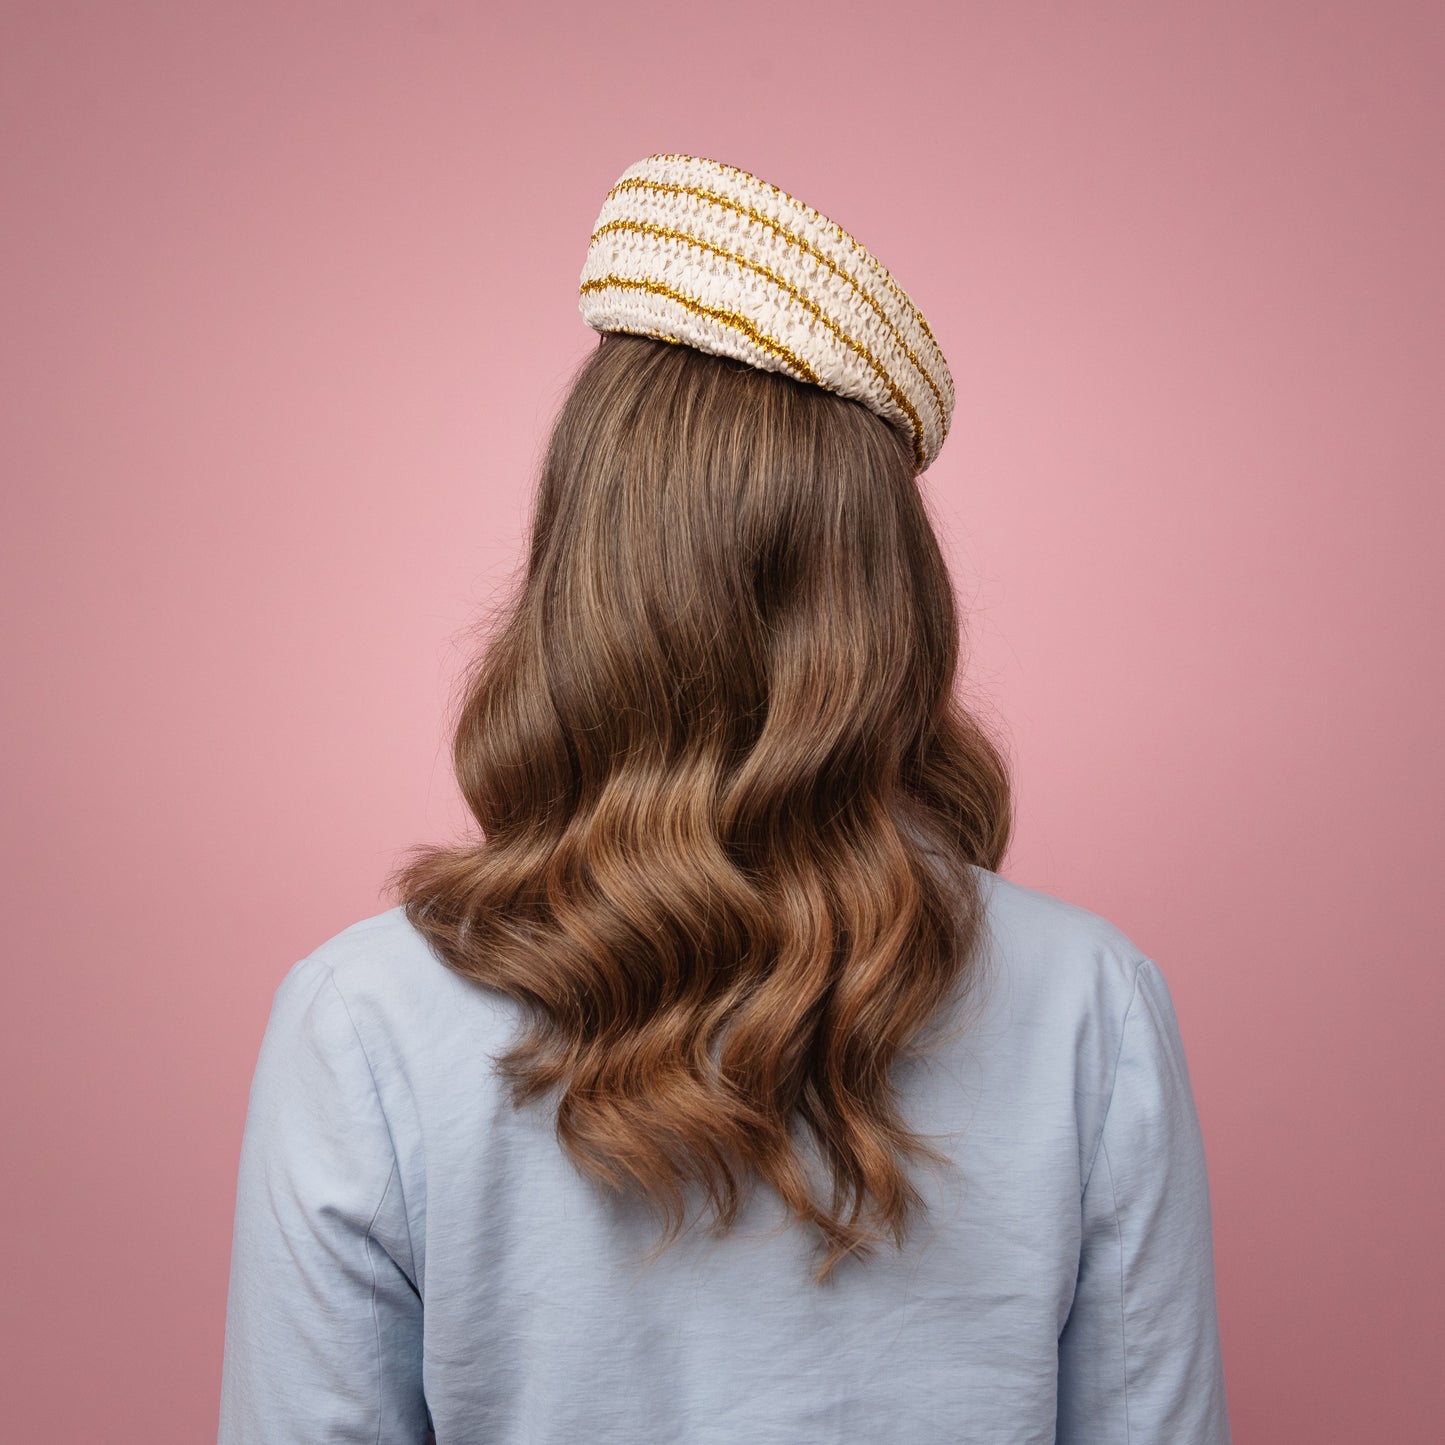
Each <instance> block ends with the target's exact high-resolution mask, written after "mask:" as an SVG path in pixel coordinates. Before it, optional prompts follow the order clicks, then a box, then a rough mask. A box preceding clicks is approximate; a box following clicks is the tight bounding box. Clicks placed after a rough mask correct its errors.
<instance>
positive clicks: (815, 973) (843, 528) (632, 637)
mask: <svg viewBox="0 0 1445 1445" xmlns="http://www.w3.org/2000/svg"><path fill="white" fill-rule="evenodd" d="M498 616H499V618H500V625H499V626H498V627H496V629H495V631H494V634H493V636H492V638H491V641H490V642H489V644H488V645H487V646H485V647H484V648H483V649H481V650H480V651H479V654H478V656H477V657H476V659H475V660H474V662H473V663H472V665H471V667H470V669H469V671H468V673H467V675H466V676H465V677H464V678H463V680H462V704H461V708H460V714H459V717H458V720H457V724H456V730H455V735H454V744H453V763H454V766H455V770H456V775H457V780H458V783H459V785H460V788H461V792H462V794H463V797H464V798H465V800H466V803H467V805H468V807H469V809H470V811H471V813H472V815H473V816H474V817H475V820H476V822H477V824H478V826H479V828H480V832H481V835H482V836H481V837H480V838H478V839H469V840H467V841H464V842H460V843H455V844H449V845H437V844H427V845H419V846H418V847H416V848H413V849H412V850H410V856H409V858H408V860H407V861H406V863H404V864H403V865H402V866H401V867H399V868H398V869H397V870H396V871H395V872H394V873H393V874H392V876H391V878H390V879H389V880H388V883H389V887H390V888H391V889H392V890H394V891H395V893H396V894H397V895H398V896H399V898H400V900H401V902H402V903H403V904H404V907H405V911H406V915H407V917H408V918H409V919H410V920H411V922H412V923H413V925H414V926H415V927H416V928H417V929H418V930H419V931H420V932H421V933H422V934H423V935H425V936H426V937H427V938H428V940H429V941H430V943H431V945H432V946H433V948H434V950H435V951H436V953H437V954H438V956H439V958H440V959H441V960H442V961H443V962H444V963H445V964H446V966H447V967H449V968H451V969H453V970H454V971H455V972H456V973H458V974H460V975H462V976H463V977H465V978H468V979H471V980H474V981H475V982H476V983H478V984H481V985H484V986H485V987H487V988H489V989H494V990H497V991H499V992H500V993H502V994H505V995H507V996H509V997H510V998H512V999H514V1000H516V1001H517V1002H518V1003H519V1004H521V1005H523V1016H524V1019H525V1027H524V1029H523V1030H522V1031H521V1032H520V1033H519V1035H518V1037H517V1038H516V1039H515V1040H514V1041H513V1042H512V1044H511V1047H510V1048H509V1049H508V1050H507V1051H506V1052H505V1053H504V1054H502V1055H500V1056H499V1057H498V1060H497V1065H498V1068H499V1071H500V1073H501V1074H502V1076H503V1077H504V1078H505V1079H506V1080H508V1081H509V1082H510V1085H511V1091H512V1097H513V1099H514V1102H515V1103H517V1104H519V1105H520V1104H522V1103H524V1102H525V1101H527V1100H530V1099H533V1098H535V1097H538V1096H541V1095H544V1094H548V1093H551V1092H552V1091H554V1090H555V1091H556V1131H557V1137H558V1139H559V1141H560V1143H561V1144H562V1146H563V1147H564V1148H565V1149H566V1150H567V1152H568V1153H569V1154H570V1156H571V1157H572V1159H573V1160H574V1161H575V1163H576V1164H577V1166H578V1167H579V1168H580V1169H582V1170H583V1171H584V1172H585V1173H586V1174H587V1175H589V1176H590V1177H591V1178H592V1179H594V1180H595V1181H597V1182H598V1183H600V1184H602V1185H604V1186H606V1187H608V1188H611V1189H615V1190H619V1191H626V1192H629V1193H632V1194H634V1195H637V1196H640V1197H641V1198H643V1199H645V1200H646V1201H647V1202H648V1203H649V1204H650V1205H651V1206H652V1207H653V1208H654V1210H655V1211H656V1212H657V1213H658V1214H659V1215H660V1217H661V1220H662V1223H663V1224H664V1226H665V1228H664V1231H663V1237H662V1240H661V1243H660V1245H659V1249H661V1248H665V1247H667V1245H669V1244H670V1243H671V1242H672V1241H674V1240H675V1239H676V1238H677V1237H678V1235H679V1234H680V1233H681V1231H682V1227H683V1223H684V1220H685V1218H686V1215H687V1202H688V1194H689V1192H690V1191H691V1190H692V1188H693V1187H694V1186H698V1187H700V1188H701V1190H702V1191H703V1199H704V1201H705V1203H706V1204H707V1206H709V1207H710V1209H711V1211H712V1214H713V1225H712V1229H713V1232H714V1233H726V1232H727V1231H728V1230H730V1229H731V1228H732V1226H733V1224H734V1222H735V1220H736V1217H737V1214H738V1210H739V1208H740V1205H741V1203H742V1201H743V1199H744V1198H745V1194H746V1191H747V1189H749V1188H751V1186H752V1184H753V1183H754V1182H755V1181H756V1180H757V1179H759V1178H761V1179H764V1180H766V1181H768V1183H770V1184H771V1185H772V1186H773V1187H774V1188H775V1189H776V1190H777V1192H778V1194H779V1195H780V1196H781V1198H782V1200H783V1201H784V1203H785V1205H786V1206H787V1209H788V1211H789V1213H790V1215H791V1216H794V1217H796V1218H797V1219H798V1220H801V1221H803V1222H805V1223H806V1224H808V1225H811V1226H813V1227H814V1228H815V1229H816V1230H817V1231H818V1233H819V1235H820V1236H821V1240H822V1243H823V1245H824V1246H825V1257H824V1259H823V1261H822V1263H821V1266H820V1267H819V1269H818V1271H817V1273H816V1275H815V1278H816V1279H817V1280H818V1281H819V1282H823V1281H825V1280H826V1279H827V1278H828V1277H829V1275H830V1274H831V1272H832V1270H833V1269H834V1267H835V1266H836V1265H837V1263H838V1262H839V1261H840V1260H841V1259H843V1258H844V1257H846V1256H848V1255H851V1254H859V1255H867V1254H869V1253H871V1251H872V1250H873V1248H874V1245H875V1242H876V1241H877V1240H878V1239H879V1238H881V1237H882V1236H884V1235H891V1236H892V1238H893V1240H894V1242H895V1243H896V1244H897V1245H898V1246H899V1247H901V1246H902V1244H903V1240H904V1237H905V1234H906V1232H907V1229H908V1226H909V1220H910V1215H911V1214H912V1213H913V1212H914V1211H915V1210H916V1209H917V1208H918V1207H919V1205H920V1203H921V1196H920V1195H919V1193H918V1191H917V1189H916V1187H915V1186H914V1184H913V1183H912V1182H911V1180H910V1179H909V1176H908V1170H907V1167H906V1166H907V1163H908V1161H909V1160H910V1159H913V1158H927V1159H931V1160H934V1161H944V1159H945V1156H943V1155H941V1154H939V1153H938V1152H937V1151H936V1150H934V1149H933V1148H932V1147H931V1146H930V1145H928V1144H927V1143H926V1141H925V1139H924V1138H923V1137H922V1136H920V1135H917V1134H915V1133H913V1132H911V1131H910V1130H909V1129H908V1128H907V1127H906V1123H905V1120H904V1119H903V1118H902V1116H901V1114H900V1112H899V1108H898V1102H897V1097H896V1091H895V1087H894V1085H893V1083H892V1082H891V1081H890V1072H891V1069H892V1066H893V1064H894V1062H895V1060H897V1059H898V1058H899V1056H900V1055H904V1054H910V1053H912V1052H913V1051H914V1050H915V1049H916V1048H918V1046H919V1040H920V1039H921V1037H922V1030H923V1027H924V1025H925V1024H926V1023H928V1022H929V1021H930V1020H931V1019H933V1018H935V1017H938V1016H941V1015H942V1014H943V1013H946V1012H947V1010H946V1008H945V1004H946V1003H947V1001H948V1000H950V999H952V1000H955V1001H957V1000H959V999H960V998H962V997H963V995H964V994H965V992H966V991H967V990H968V986H969V985H970V984H971V983H972V982H973V974H974V972H975V965H976V963H977V960H978V957H979V952H980V935H981V932H982V911H981V903H980V891H979V884H980V879H979V877H978V875H977V874H976V872H975V871H974V870H975V869H986V870H996V869H997V867H998V865H999V863H1000V861H1001V859H1002V857H1003V855H1004V853H1005V851H1006V849H1007V846H1008V841H1009V835H1010V831H1011V823H1012V799H1011V783H1010V776H1009V764H1008V762H1007V761H1006V758H1005V756H1004V754H1003V752H1002V750H1001V748H1000V746H999V745H998V744H997V743H996V742H995V741H993V740H992V739H991V737H990V736H989V734H988V733H987V732H986V731H985V729H984V727H983V726H982V725H981V723H980V722H979V721H978V719H977V718H976V717H975V716H974V714H973V712H972V711H971V710H970V709H969V708H967V707H965V706H964V705H963V703H961V702H960V700H959V698H958V696H957V694H956V672H957V666H958V654H959V638H958V617H957V613H956V606H955V600H954V594H953V588H952V583H951V579H950V577H949V573H948V570H947V566H946V563H945V561H944V558H943V556H942V553H941V551H940V548H939V545H938V542H937V539H936V537H935V535H934V531H933V528H932V526H931V525H930V521H929V517H928V512H927V508H926V505H925V502H924V499H923V497H922V495H921V493H920V490H919V486H918V481H917V478H916V475H915V471H914V462H913V458H912V456H911V453H910V451H909V448H908V445H907V443H906V441H905V440H904V439H903V438H902V437H901V436H900V435H899V433H898V432H896V431H895V430H894V429H893V428H892V427H890V426H888V425H887V424H886V423H885V422H883V421H882V420H881V419H880V418H878V417H877V416H875V415H874V414H873V413H872V412H871V411H869V410H868V409H867V408H865V407H863V406H862V405H860V404H859V403H857V402H854V401H852V400H850V399H848V398H844V397H841V396H838V395H835V394H834V393H831V392H828V391H825V390H823V389H822V388H820V387H817V386H812V385H808V384H806V383H802V382H798V381H795V380H794V379H792V378H791V377H789V376H786V375H783V374H781V373H777V372H767V371H761V370H758V369H757V368H754V367H751V366H748V365H745V364H743V363H742V362H737V361H732V360H729V359H726V358H722V357H718V356H714V355H711V354H708V353H704V352H701V351H698V350H695V349H693V348H691V347H687V346H683V345H678V344H672V343H669V342H666V341H663V340H660V339H653V338H649V337H643V336H633V335H618V334H609V335H605V336H603V337H602V339H601V341H600V343H599V345H598V346H597V348H596V349H595V350H594V351H592V352H590V353H589V354H588V356H587V357H586V359H585V360H584V361H583V363H582V364H581V366H580V368H579V369H578V371H577V373H576V375H575V376H574V377H573V379H572V382H571V385H570V387H569V389H568V392H567V395H566V398H565V401H564V403H563V405H562V407H561V410H560V412H559V414H558V416H557V419H556V422H555V424H554V426H553V429H552V433H551V437H550V440H549V443H548V447H547V451H546V454H545V458H544V460H543V463H542V468H541V476H540V482H539V485H538V488H537V493H536V497H535V502H534V509H533V514H532V520H531V526H530V529H529V538H528V543H527V547H526V565H525V575H524V578H523V579H522V582H521V585H520V587H518V588H515V589H513V591H512V593H511V594H509V596H508V597H507V598H506V599H505V604H504V605H503V606H502V607H501V608H500V609H499V613H498ZM795 1124H801V1125H803V1126H805V1131H802V1132H800V1131H798V1130H795V1127H794V1126H795ZM810 1147H815V1148H816V1153H817V1157H818V1158H819V1159H820V1160H821V1161H822V1164H823V1165H824V1167H825V1174H826V1176H828V1177H825V1178H824V1180H823V1181H822V1186H821V1187H815V1185H814V1182H813V1180H812V1179H811V1178H810V1170H809V1160H808V1149H809V1148H810ZM829 1182H831V1190H830V1191H829V1190H828V1189H827V1185H828V1183H829ZM825 1194H829V1195H830V1197H828V1198H827V1199H826V1202H825V1199H824V1195H825Z"/></svg>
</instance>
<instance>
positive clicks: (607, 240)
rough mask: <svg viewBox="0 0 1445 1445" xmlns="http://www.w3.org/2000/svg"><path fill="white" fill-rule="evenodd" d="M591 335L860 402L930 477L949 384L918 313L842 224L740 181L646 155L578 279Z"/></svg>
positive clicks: (705, 165)
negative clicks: (724, 363)
mask: <svg viewBox="0 0 1445 1445" xmlns="http://www.w3.org/2000/svg"><path fill="white" fill-rule="evenodd" d="M580 308H581V311H582V317H583V319H584V320H585V321H586V323H587V325H588V326H590V327H592V328H593V329H594V330H596V331H625V332H631V333H634V334H640V335H645V336H656V337H660V338H661V339H662V340H665V341H672V342H678V343H681V344H683V345H686V346H694V347H697V348H698V349H699V350H701V351H710V352H714V353H716V354H717V355H720V356H731V357H735V358H736V359H737V360H739V361H745V362H749V363H751V364H752V365H753V366H757V367H761V368H762V369H763V370H765V371H781V372H785V373H787V374H788V375H790V376H793V377H796V378H797V379H798V380H799V381H807V382H812V383H814V384H815V385H817V386H822V387H826V388H827V389H828V390H829V391H835V392H838V393H840V394H841V395H843V396H848V397H852V398H853V399H854V400H855V401H859V402H862V403H863V405H864V406H866V407H868V408H869V409H870V410H871V411H874V412H876V413H877V414H878V415H879V416H881V417H882V418H883V419H884V420H885V421H887V422H889V423H891V424H892V425H893V426H895V427H897V428H898V429H899V430H900V431H901V432H902V433H903V435H904V436H905V437H907V439H908V441H909V443H910V444H911V445H912V447H913V457H914V463H915V466H916V468H917V470H919V471H922V470H923V469H924V468H925V467H927V466H929V465H930V464H931V463H932V462H933V460H934V458H935V457H937V455H938V452H939V449H940V448H941V447H942V446H943V439H944V437H945V436H947V435H948V424H949V421H950V420H951V418H952V416H953V399H954V398H953V378H952V376H950V374H949V370H948V363H947V362H946V361H945V360H944V359H943V353H942V351H940V350H939V347H938V343H937V342H936V341H935V340H934V337H933V332H932V331H930V330H929V327H928V323H927V322H926V321H925V320H924V319H923V313H922V312H921V311H919V309H918V307H917V306H915V305H914V304H913V302H912V301H911V300H910V299H909V297H908V294H907V292H905V291H904V290H903V288H902V287H901V286H899V285H898V283H897V282H896V281H894V279H893V278H892V276H890V275H889V274H888V271H887V269H886V268H885V267H884V266H883V264H882V263H881V262H880V261H879V260H878V259H877V258H876V257H875V256H873V255H872V254H871V253H870V252H869V251H868V250H867V249H866V248H865V247H864V246H862V245H861V244H860V243H859V242H858V241H856V240H855V239H854V238H853V237H852V236H850V235H849V234H848V232H847V231H845V230H844V229H843V228H842V227H841V226H839V225H837V224H836V223H835V222H833V221H830V220H829V219H828V218H827V217H826V216H824V215H821V214H820V213H819V212H817V211H815V210H814V209H813V208H812V207H811V206H807V205H804V204H803V202H802V201H799V200H797V199H795V198H794V197H792V196H790V195H788V193H787V192H786V191H782V190H779V189H778V187H777V186H774V185H769V184H768V182H766V181H763V180H759V179H758V177H757V176H754V175H750V174H749V173H748V172H747V171H741V170H738V169H737V167H735V166H727V165H723V164H721V163H720V162H718V161H710V160H703V159H701V158H699V157H697V156H682V155H654V156H648V157H647V159H646V160H642V161H638V162H637V164H636V165H633V166H629V167H628V168H627V169H626V170H625V171H623V173H622V175H621V176H620V177H619V178H618V180H617V183H616V184H615V185H614V186H613V187H612V189H611V190H610V191H608V193H607V199H606V200H605V201H604V202H603V203H602V211H601V214H600V215H599V216H598V217H597V224H596V226H595V228H594V229H593V231H592V237H591V241H590V243H589V245H588V248H587V260H586V263H585V264H584V266H583V268H582V282H581V301H580Z"/></svg>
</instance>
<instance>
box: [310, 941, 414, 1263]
mask: <svg viewBox="0 0 1445 1445" xmlns="http://www.w3.org/2000/svg"><path fill="white" fill-rule="evenodd" d="M326 981H327V982H328V983H329V984H330V985H331V988H332V992H333V993H335V995H336V997H337V999H338V1000H339V1001H340V1003H341V1008H342V1011H343V1012H344V1013H345V1014H346V1021H347V1023H349V1024H350V1025H351V1032H352V1034H353V1036H354V1037H355V1039H356V1047H357V1048H358V1049H360V1050H361V1057H362V1059H363V1060H365V1062H366V1072H367V1074H368V1076H369V1077H370V1079H371V1092H372V1094H373V1095H374V1096H375V1098H376V1108H377V1112H378V1113H379V1114H380V1115H381V1122H382V1126H383V1127H384V1128H385V1130H386V1142H387V1144H388V1146H389V1147H390V1149H391V1173H390V1174H388V1175H387V1177H386V1183H385V1184H384V1185H382V1189H381V1197H380V1198H379V1199H378V1200H377V1201H376V1208H375V1210H373V1211H372V1216H371V1224H374V1223H375V1222H376V1216H377V1215H378V1214H380V1213H381V1206H382V1204H383V1203H384V1202H385V1200H386V1196H387V1191H388V1190H390V1188H391V1181H392V1177H393V1176H395V1178H396V1183H397V1188H398V1190H399V1191H400V1192H401V1217H402V1218H403V1219H404V1220H405V1221H406V1247H407V1252H408V1253H409V1254H410V1256H411V1258H410V1260H409V1263H410V1265H411V1273H412V1274H413V1275H415V1274H416V1241H415V1240H414V1239H413V1238H412V1233H411V1211H410V1210H409V1209H408V1208H407V1207H406V1188H405V1186H404V1185H403V1183H402V1179H401V1162H400V1156H399V1155H398V1154H397V1150H396V1136H395V1135H394V1134H393V1133H392V1131H391V1120H390V1119H389V1118H387V1114H386V1107H385V1105H384V1104H383V1103H382V1102H381V1090H380V1088H378V1086H377V1082H376V1069H375V1068H374V1067H373V1065H372V1062H371V1055H370V1054H368V1053H367V1051H366V1041H365V1040H364V1039H363V1038H362V1037H361V1030H360V1029H359V1028H357V1026H356V1020H355V1018H354V1017H352V1013H351V1005H350V1004H348V1003H347V1002H346V995H345V994H344V993H342V992H341V985H340V984H339V983H337V982H336V970H335V969H334V968H333V967H332V966H331V964H330V963H327V964H326ZM371 1224H368V1225H367V1228H366V1232H367V1235H368V1236H370V1234H371ZM412 1283H413V1284H415V1283H416V1281H415V1280H414V1279H413V1280H412Z"/></svg>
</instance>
